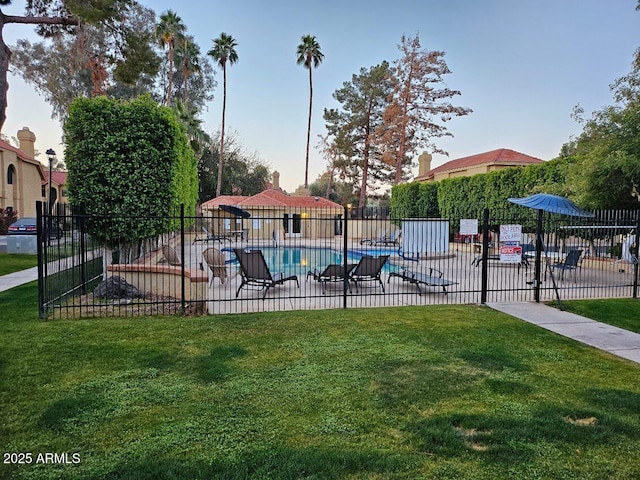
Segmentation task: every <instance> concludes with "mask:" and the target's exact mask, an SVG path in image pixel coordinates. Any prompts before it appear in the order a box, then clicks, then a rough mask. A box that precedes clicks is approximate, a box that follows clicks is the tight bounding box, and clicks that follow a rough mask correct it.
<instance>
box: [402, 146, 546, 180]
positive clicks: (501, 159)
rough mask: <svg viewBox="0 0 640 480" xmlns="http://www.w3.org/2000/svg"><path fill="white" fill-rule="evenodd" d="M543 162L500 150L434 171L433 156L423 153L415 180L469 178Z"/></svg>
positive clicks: (461, 160) (463, 159)
mask: <svg viewBox="0 0 640 480" xmlns="http://www.w3.org/2000/svg"><path fill="white" fill-rule="evenodd" d="M542 162H543V160H541V159H539V158H536V157H532V156H531V155H526V154H524V153H520V152H516V151H515V150H510V149H508V148H500V149H498V150H491V151H490V152H485V153H479V154H477V155H471V156H469V157H462V158H457V159H455V160H451V161H449V162H446V163H444V164H442V165H440V166H438V167H435V168H433V169H432V168H431V155H429V154H428V153H423V154H422V155H420V157H418V163H419V171H418V175H417V176H416V177H415V179H414V180H415V181H417V182H439V181H440V180H444V179H445V178H455V177H469V176H471V175H478V174H480V173H489V172H495V171H497V170H502V169H504V168H509V167H525V166H527V165H532V164H536V163H542Z"/></svg>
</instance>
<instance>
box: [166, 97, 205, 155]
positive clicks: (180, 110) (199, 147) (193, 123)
mask: <svg viewBox="0 0 640 480" xmlns="http://www.w3.org/2000/svg"><path fill="white" fill-rule="evenodd" d="M172 108H173V111H174V112H175V114H176V117H177V118H178V120H179V121H180V123H182V124H183V125H184V128H185V131H186V133H187V137H188V138H189V143H190V144H191V148H193V151H194V152H195V153H196V155H200V153H201V152H202V151H203V150H204V149H205V147H207V146H208V145H209V144H211V138H210V137H209V135H208V134H207V133H206V132H205V131H204V130H203V129H202V120H200V119H199V118H198V117H197V115H198V109H197V108H195V107H190V106H188V105H187V103H186V102H182V101H180V99H177V100H176V102H175V103H174V104H173V106H172Z"/></svg>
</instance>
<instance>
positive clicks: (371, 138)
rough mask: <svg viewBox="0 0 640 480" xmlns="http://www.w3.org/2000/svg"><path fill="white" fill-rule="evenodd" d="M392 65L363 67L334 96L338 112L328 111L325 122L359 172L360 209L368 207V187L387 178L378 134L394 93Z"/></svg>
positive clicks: (339, 146)
mask: <svg viewBox="0 0 640 480" xmlns="http://www.w3.org/2000/svg"><path fill="white" fill-rule="evenodd" d="M388 76H389V64H388V63H387V62H383V63H381V64H380V65H376V66H374V67H371V68H369V69H365V68H362V69H360V73H359V74H358V75H355V74H354V75H353V76H352V78H351V81H350V82H344V83H343V85H342V88H339V89H338V90H336V91H335V92H334V93H333V98H335V99H336V100H337V101H338V102H339V103H340V108H339V109H325V110H324V119H325V122H326V128H327V132H328V133H329V135H330V136H331V137H332V141H333V144H334V146H335V148H336V150H337V151H338V153H339V154H340V155H343V156H345V157H347V158H350V159H352V161H353V162H354V167H355V168H356V169H357V170H358V171H359V172H360V186H359V191H360V198H359V199H358V207H365V206H366V204H367V186H368V185H369V183H371V181H372V180H374V181H376V180H381V179H383V178H384V177H385V175H384V168H385V164H384V163H383V162H382V161H381V157H380V151H379V149H377V148H376V147H377V144H378V143H379V142H378V140H377V138H376V131H377V129H378V128H379V127H380V125H382V122H383V117H382V116H383V113H384V110H385V107H386V105H387V97H388V96H389V95H390V93H391V83H390V82H389V80H388Z"/></svg>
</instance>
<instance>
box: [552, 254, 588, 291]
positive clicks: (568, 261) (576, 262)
mask: <svg viewBox="0 0 640 480" xmlns="http://www.w3.org/2000/svg"><path fill="white" fill-rule="evenodd" d="M581 256H582V250H569V253H568V254H567V257H566V258H565V259H564V261H562V262H556V263H554V264H553V269H554V270H556V269H558V270H562V274H561V275H560V278H561V279H564V272H566V271H567V270H568V271H571V270H573V281H574V283H575V282H576V271H577V269H578V268H579V267H580V266H581V265H580V263H581V262H580V257H581Z"/></svg>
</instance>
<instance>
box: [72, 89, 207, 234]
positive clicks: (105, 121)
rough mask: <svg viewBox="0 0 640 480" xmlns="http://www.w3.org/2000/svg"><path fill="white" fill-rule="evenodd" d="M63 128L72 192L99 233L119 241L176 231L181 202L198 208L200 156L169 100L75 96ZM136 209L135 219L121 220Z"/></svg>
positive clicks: (190, 212) (190, 208)
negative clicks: (170, 217)
mask: <svg viewBox="0 0 640 480" xmlns="http://www.w3.org/2000/svg"><path fill="white" fill-rule="evenodd" d="M64 131H65V137H66V143H67V147H66V149H65V161H66V163H67V166H68V170H69V175H68V188H69V198H70V201H71V204H72V205H73V206H74V207H79V208H80V209H81V210H82V211H84V213H86V214H87V215H91V216H92V221H91V223H90V224H88V225H87V228H88V229H89V233H90V234H91V236H92V237H93V238H94V240H96V241H98V242H99V243H102V244H105V245H108V246H114V245H116V244H118V243H121V242H132V241H136V240H142V239H148V238H153V237H154V236H157V235H158V234H161V233H164V232H167V231H171V230H173V229H174V228H175V227H177V225H174V224H173V223H172V221H170V220H167V215H169V214H175V213H176V212H177V209H178V208H179V206H180V205H181V204H184V206H185V215H187V216H194V215H195V207H196V202H197V199H198V169H197V161H196V157H195V154H194V152H193V150H192V149H191V147H190V146H189V142H188V140H187V136H186V133H185V130H184V127H183V126H182V124H181V123H180V122H179V121H178V120H177V118H176V116H175V114H174V113H173V111H172V110H171V109H170V108H167V107H160V106H158V105H157V104H156V103H155V102H154V101H153V100H152V99H151V97H149V96H143V97H140V98H138V99H135V100H131V101H128V102H123V101H119V100H114V99H109V98H106V97H99V98H91V99H90V98H77V99H76V100H74V101H73V103H72V104H71V107H70V109H69V118H68V119H67V122H66V124H65V128H64ZM136 213H140V214H141V218H140V219H139V221H137V222H135V224H134V225H132V224H131V223H130V222H124V221H120V218H121V217H125V216H127V215H132V214H136ZM173 222H175V221H173Z"/></svg>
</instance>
